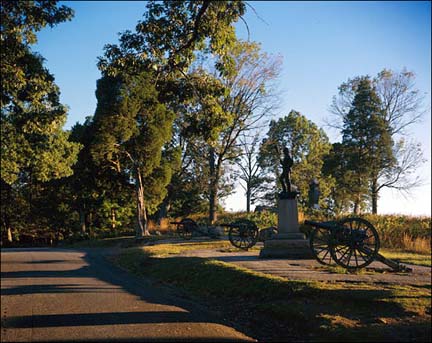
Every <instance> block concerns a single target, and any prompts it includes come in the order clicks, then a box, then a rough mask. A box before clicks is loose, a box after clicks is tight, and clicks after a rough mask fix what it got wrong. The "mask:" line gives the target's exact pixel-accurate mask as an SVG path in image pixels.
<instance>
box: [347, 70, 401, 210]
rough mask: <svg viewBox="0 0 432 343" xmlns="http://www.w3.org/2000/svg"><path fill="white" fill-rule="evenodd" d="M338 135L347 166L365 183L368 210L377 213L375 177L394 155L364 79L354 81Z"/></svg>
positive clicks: (369, 85)
mask: <svg viewBox="0 0 432 343" xmlns="http://www.w3.org/2000/svg"><path fill="white" fill-rule="evenodd" d="M342 134H343V136H342V144H343V145H345V146H346V148H347V149H348V159H349V167H348V169H349V170H351V171H353V172H354V174H355V177H356V179H357V180H358V182H359V184H361V183H363V182H364V181H365V180H367V182H369V187H370V190H371V191H370V192H371V201H372V212H373V213H377V200H378V191H379V189H378V185H377V180H378V177H379V175H380V173H381V172H382V171H383V170H389V169H390V168H392V167H393V166H394V164H395V158H394V156H393V151H392V146H393V142H392V139H391V132H390V127H389V125H388V122H387V121H386V120H385V118H384V115H383V111H382V110H381V101H380V99H379V98H378V96H377V94H376V92H375V90H374V88H373V86H372V83H371V81H370V80H369V79H368V78H364V79H361V80H360V82H359V84H358V87H357V89H356V94H355V96H354V99H353V102H352V104H351V109H350V111H349V112H348V114H347V116H346V117H345V118H344V126H343V130H342ZM357 195H358V197H360V194H357ZM359 203H360V198H358V199H356V205H357V204H359ZM355 211H356V212H357V207H355Z"/></svg>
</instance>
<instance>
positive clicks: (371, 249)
mask: <svg viewBox="0 0 432 343" xmlns="http://www.w3.org/2000/svg"><path fill="white" fill-rule="evenodd" d="M332 242H333V244H332V246H331V251H330V252H331V255H332V258H333V259H334V260H335V262H336V263H337V264H338V265H340V266H342V267H344V268H347V269H358V268H363V267H366V266H367V265H369V264H370V263H371V262H372V261H373V260H374V259H375V257H376V255H377V254H378V250H379V246H380V241H379V236H378V232H377V231H376V229H375V228H374V226H373V225H372V224H371V223H369V222H368V221H367V220H364V219H362V218H346V219H343V220H341V221H339V222H338V227H337V230H335V231H333V233H332Z"/></svg>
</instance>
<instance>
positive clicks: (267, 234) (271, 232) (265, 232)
mask: <svg viewBox="0 0 432 343" xmlns="http://www.w3.org/2000/svg"><path fill="white" fill-rule="evenodd" d="M277 234H278V229H277V227H275V226H270V227H268V228H265V229H262V230H259V233H258V240H259V241H260V242H265V241H266V240H268V239H272V238H273V237H274V236H275V235H277Z"/></svg>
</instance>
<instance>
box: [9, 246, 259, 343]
mask: <svg viewBox="0 0 432 343" xmlns="http://www.w3.org/2000/svg"><path fill="white" fill-rule="evenodd" d="M1 312H2V318H1V323H2V326H1V330H2V331H1V341H2V342H18V341H22V342H37V341H43V342H47V341H55V342H60V341H70V342H77V341H87V342H101V341H103V342H107V341H115V342H141V341H162V342H165V341H185V342H191V341H199V342H202V341H217V342H223V341H251V340H252V339H251V338H249V337H247V336H246V335H244V334H242V333H240V332H238V331H236V330H235V329H233V328H232V327H229V326H227V325H226V324H224V323H222V321H221V320H220V319H219V318H215V317H214V316H213V315H212V314H210V313H208V312H206V310H205V309H204V308H201V307H200V306H199V305H197V304H194V303H190V302H187V301H185V300H183V299H179V298H177V297H175V296H173V295H170V294H167V293H166V292H165V291H163V290H161V289H159V288H155V287H154V286H151V285H150V284H147V283H146V282H145V281H143V280H137V279H135V278H134V277H132V276H130V275H129V274H127V273H126V272H123V271H121V270H120V269H117V268H115V267H113V266H111V265H110V264H108V263H107V262H106V261H105V260H104V258H103V256H102V255H101V254H100V251H99V253H98V250H97V249H93V250H92V249H88V250H64V249H43V248H41V249H4V250H2V252H1Z"/></svg>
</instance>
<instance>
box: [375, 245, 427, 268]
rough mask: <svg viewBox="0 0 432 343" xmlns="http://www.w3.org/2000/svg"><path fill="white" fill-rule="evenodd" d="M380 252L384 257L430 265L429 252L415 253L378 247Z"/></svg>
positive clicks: (402, 261)
mask: <svg viewBox="0 0 432 343" xmlns="http://www.w3.org/2000/svg"><path fill="white" fill-rule="evenodd" d="M379 252H380V254H382V255H383V256H384V257H386V258H390V259H392V260H395V261H398V262H401V263H411V264H417V265H419V266H429V267H430V266H431V255H430V254H417V253H411V252H404V251H400V250H391V249H384V248H382V249H380V251H379Z"/></svg>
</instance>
